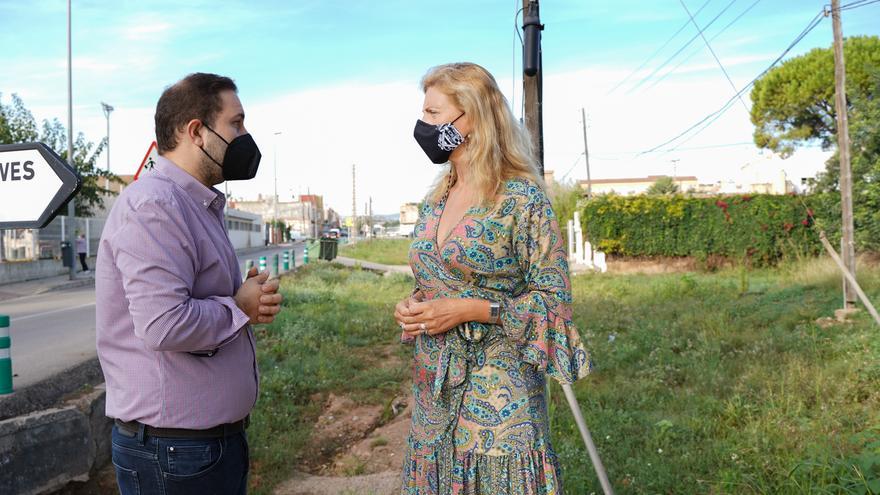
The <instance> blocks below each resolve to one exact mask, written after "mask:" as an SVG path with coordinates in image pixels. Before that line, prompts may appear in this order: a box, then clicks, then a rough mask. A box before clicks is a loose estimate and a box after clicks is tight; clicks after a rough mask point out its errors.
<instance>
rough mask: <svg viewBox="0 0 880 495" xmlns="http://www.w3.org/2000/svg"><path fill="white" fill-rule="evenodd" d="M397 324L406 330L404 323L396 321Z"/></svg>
mask: <svg viewBox="0 0 880 495" xmlns="http://www.w3.org/2000/svg"><path fill="white" fill-rule="evenodd" d="M398 325H400V329H401V330H406V323H404V322H400V323H398Z"/></svg>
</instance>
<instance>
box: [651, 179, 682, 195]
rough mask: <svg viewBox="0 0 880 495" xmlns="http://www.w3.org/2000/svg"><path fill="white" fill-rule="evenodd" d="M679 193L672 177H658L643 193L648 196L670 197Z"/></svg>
mask: <svg viewBox="0 0 880 495" xmlns="http://www.w3.org/2000/svg"><path fill="white" fill-rule="evenodd" d="M679 191H680V188H679V187H678V184H676V183H675V180H674V179H673V178H672V177H660V178H659V179H657V181H656V182H654V183H653V184H651V187H649V188H648V190H647V191H645V192H646V193H647V194H648V195H649V196H663V195H672V194H675V193H677V192H679Z"/></svg>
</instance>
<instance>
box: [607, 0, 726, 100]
mask: <svg viewBox="0 0 880 495" xmlns="http://www.w3.org/2000/svg"><path fill="white" fill-rule="evenodd" d="M711 1H712V0H706V2H705V3H703V5H702V6H701V7H700V8H699V9H697V12H696V13H695V14H694V15H695V16H696V15H699V14H700V12H701V11H702V10H703V9H704V8H705V7H706V5H709V2H711ZM688 24H690V22H689V21H685V23H684V24H682V25H681V27H680V28H678V29H677V30H676V31H675V32H674V33H672V36H670V37H669V39H667V40H666V42H664V43H663V44H662V45H661V46H660V48H658V49H656V50H654V53H652V54H651V55H650V56H648V58H646V59H645V61H644V62H642V63H641V64H640V65H639V66H638V67H636V68H635V69H634V70H633V71H632V72H630V73H629V75H627V76H626V77H625V78H623V80H622V81H620V82H619V83H617V84H615V85H614V87H613V88H611V90H610V91H608V92H607V93H605V94H606V95H609V94H611V93H613V92H615V91H617V88H619V87H621V86H623V85H624V84H626V82H627V81H629V79H630V78H631V77H632V76H634V75H635V74H636V73H637V72H638V71H640V70H642V69H643V68H644V67H645V66H646V65H648V62H650V61H651V60H653V59H654V57H656V56H657V54H659V53H660V52H661V51H662V50H663V49H664V48H666V46H667V45H669V43H671V42H672V40H674V39H675V37H676V36H678V34H679V33H681V32H682V31H683V30H684V28H686V27H688Z"/></svg>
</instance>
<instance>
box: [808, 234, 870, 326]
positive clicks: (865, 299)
mask: <svg viewBox="0 0 880 495" xmlns="http://www.w3.org/2000/svg"><path fill="white" fill-rule="evenodd" d="M819 240H820V241H822V245H823V246H825V250H826V251H828V254H829V255H831V258H832V259H833V260H834V262H835V263H837V266H838V267H839V268H840V271H842V272H843V276H844V277H846V279H847V280H848V281H849V283H851V284H852V286H853V288H854V289H855V290H856V294H858V296H859V299H860V300H861V301H862V304H864V305H865V307H866V308H868V312H869V313H871V316H873V317H874V321H876V322H877V324H878V325H880V315H878V314H877V310H876V309H875V308H874V305H873V304H871V301H869V300H868V296H866V295H865V292H864V291H863V290H862V288H861V287H860V286H859V283H858V282H856V278H855V277H853V275H852V273H850V272H849V270H847V269H846V266H845V265H844V264H843V260H841V259H840V256H839V255H838V254H837V251H835V250H834V248H833V247H832V246H831V243H830V242H828V238H827V237H826V236H825V231H824V230H822V231H820V232H819Z"/></svg>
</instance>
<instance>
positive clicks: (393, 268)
mask: <svg viewBox="0 0 880 495" xmlns="http://www.w3.org/2000/svg"><path fill="white" fill-rule="evenodd" d="M333 261H334V262H335V263H339V264H340V265H345V266H351V267H354V266H359V267H361V268H363V269H365V270H373V271H377V272H384V273H404V274H406V275H412V269H411V268H410V267H409V266H408V265H383V264H381V263H373V262H371V261H363V260H356V259H354V258H346V257H344V256H337V257H336V258H335V259H334V260H333Z"/></svg>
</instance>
